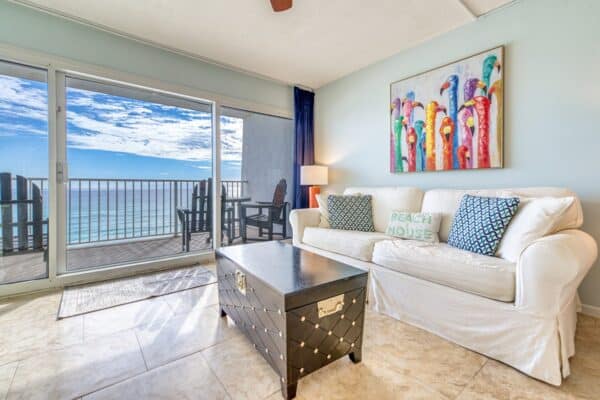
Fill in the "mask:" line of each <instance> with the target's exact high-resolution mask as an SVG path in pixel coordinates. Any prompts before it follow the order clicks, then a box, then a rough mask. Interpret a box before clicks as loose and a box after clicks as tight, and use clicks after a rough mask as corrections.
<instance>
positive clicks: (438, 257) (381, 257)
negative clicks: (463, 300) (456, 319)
mask: <svg viewBox="0 0 600 400" xmlns="http://www.w3.org/2000/svg"><path fill="white" fill-rule="evenodd" d="M373 263H375V264H378V265H381V266H383V267H386V268H389V269H391V270H394V271H397V272H402V273H403V274H407V275H411V276H414V277H417V278H421V279H425V280H428V281H430V282H434V283H439V284H441V285H445V286H450V287H453V288H455V289H459V290H462V291H465V292H470V293H474V294H477V295H480V296H485V297H488V298H490V299H494V300H500V301H511V302H512V301H514V299H515V269H516V264H515V263H512V262H510V261H507V260H504V259H502V258H499V257H490V256H485V255H481V254H476V253H471V252H469V251H465V250H460V249H457V248H455V247H452V246H450V245H448V244H446V243H427V242H420V241H416V240H386V241H381V242H378V243H376V244H375V246H374V249H373Z"/></svg>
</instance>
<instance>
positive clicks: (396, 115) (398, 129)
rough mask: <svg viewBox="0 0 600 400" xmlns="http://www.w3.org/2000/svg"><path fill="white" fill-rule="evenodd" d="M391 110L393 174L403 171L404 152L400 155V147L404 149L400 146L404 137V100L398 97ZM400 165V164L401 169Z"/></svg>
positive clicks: (391, 165)
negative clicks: (402, 118) (402, 117)
mask: <svg viewBox="0 0 600 400" xmlns="http://www.w3.org/2000/svg"><path fill="white" fill-rule="evenodd" d="M391 109H392V110H391V112H392V117H391V120H392V121H391V122H392V135H390V136H391V137H390V160H391V162H390V170H391V171H392V172H398V171H402V152H400V153H398V147H400V149H402V147H401V146H402V145H401V144H399V141H400V138H401V136H402V122H401V120H400V118H401V115H402V100H400V99H399V98H398V97H396V98H395V99H394V100H393V101H392V105H391ZM398 164H400V167H399V168H398Z"/></svg>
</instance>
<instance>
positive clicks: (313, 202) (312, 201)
mask: <svg viewBox="0 0 600 400" xmlns="http://www.w3.org/2000/svg"><path fill="white" fill-rule="evenodd" d="M319 193H321V188H320V187H319V186H310V187H309V188H308V206H309V207H310V208H319V203H317V195H318V194H319Z"/></svg>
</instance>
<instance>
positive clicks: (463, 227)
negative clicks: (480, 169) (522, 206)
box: [448, 194, 519, 256]
mask: <svg viewBox="0 0 600 400" xmlns="http://www.w3.org/2000/svg"><path fill="white" fill-rule="evenodd" d="M518 206H519V198H518V197H510V198H501V197H479V196H471V195H468V194H467V195H465V196H464V197H463V198H462V200H461V202H460V207H459V208H458V211H457V212H456V215H455V216H454V221H452V227H451V228H450V235H449V236H448V244H449V245H450V246H454V247H457V248H459V249H463V250H468V251H472V252H473V253H479V254H484V255H486V256H493V255H495V254H496V249H497V248H498V245H499V244H500V240H501V239H502V235H504V231H505V230H506V227H507V226H508V223H509V222H510V220H511V219H512V217H513V216H514V215H515V213H516V212H517V207H518Z"/></svg>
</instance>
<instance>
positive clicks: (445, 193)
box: [421, 187, 583, 242]
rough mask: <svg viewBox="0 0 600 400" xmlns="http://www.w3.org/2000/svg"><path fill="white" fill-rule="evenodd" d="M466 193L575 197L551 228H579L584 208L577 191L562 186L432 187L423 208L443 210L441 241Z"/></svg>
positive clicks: (495, 195) (494, 195)
mask: <svg viewBox="0 0 600 400" xmlns="http://www.w3.org/2000/svg"><path fill="white" fill-rule="evenodd" d="M465 194H470V195H473V196H485V197H511V196H519V197H528V198H536V197H575V201H574V202H573V203H572V204H571V206H570V207H569V208H568V210H567V211H566V212H564V213H563V214H562V216H561V218H560V219H559V220H558V221H556V223H555V224H554V226H553V231H552V232H548V233H554V232H559V231H562V230H564V229H574V228H579V227H580V226H581V225H582V224H583V211H582V209H581V203H580V201H579V199H578V198H577V195H576V194H575V193H574V192H572V191H570V190H568V189H563V188H553V187H533V188H514V189H511V188H508V189H481V190H462V189H433V190H428V191H427V192H425V195H424V196H423V206H422V208H421V211H423V212H437V213H441V214H442V223H441V225H440V241H442V242H447V241H448V234H449V233H450V227H451V226H452V220H453V219H454V215H455V214H456V211H457V210H458V207H459V206H460V201H461V199H462V198H463V196H464V195H465Z"/></svg>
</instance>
